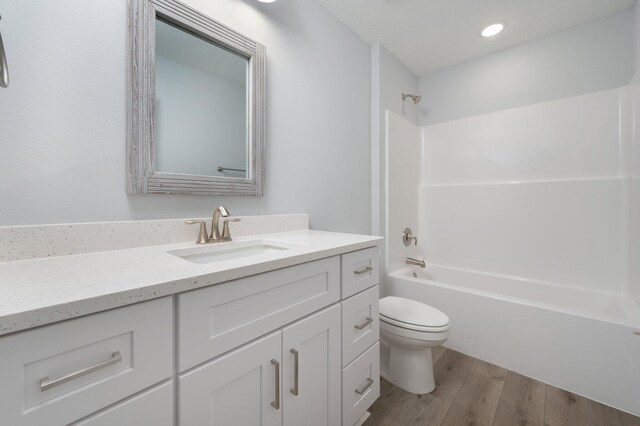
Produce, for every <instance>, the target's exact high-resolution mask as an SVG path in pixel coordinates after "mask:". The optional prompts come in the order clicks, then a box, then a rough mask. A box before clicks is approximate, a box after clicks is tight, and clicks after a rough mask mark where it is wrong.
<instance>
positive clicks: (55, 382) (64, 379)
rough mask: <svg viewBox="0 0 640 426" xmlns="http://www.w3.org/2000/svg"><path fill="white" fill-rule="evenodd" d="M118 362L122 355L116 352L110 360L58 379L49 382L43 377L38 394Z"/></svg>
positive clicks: (47, 378)
mask: <svg viewBox="0 0 640 426" xmlns="http://www.w3.org/2000/svg"><path fill="white" fill-rule="evenodd" d="M120 361H122V355H120V352H119V351H118V352H114V353H112V354H111V358H109V359H108V360H106V361H103V362H101V363H100V364H96V365H94V366H92V367H88V368H84V369H82V370H79V371H76V372H75V373H71V374H69V375H67V376H64V377H61V378H59V379H56V380H52V381H49V377H45V378H44V379H41V380H40V392H44V391H46V390H49V389H51V388H55V387H56V386H60V385H61V384H64V383H67V382H70V381H71V380H75V379H78V378H80V377H82V376H86V375H87V374H91V373H93V372H94V371H98V370H102V369H103V368H107V367H109V366H110V365H114V364H117V363H119V362H120Z"/></svg>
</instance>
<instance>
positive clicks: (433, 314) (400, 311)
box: [380, 296, 449, 328]
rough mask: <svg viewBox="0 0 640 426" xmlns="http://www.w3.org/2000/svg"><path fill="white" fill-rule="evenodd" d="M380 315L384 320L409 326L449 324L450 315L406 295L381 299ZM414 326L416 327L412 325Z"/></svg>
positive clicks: (436, 326) (442, 325) (427, 326)
mask: <svg viewBox="0 0 640 426" xmlns="http://www.w3.org/2000/svg"><path fill="white" fill-rule="evenodd" d="M380 315H381V319H382V320H383V321H384V320H385V319H388V320H389V321H388V322H389V323H392V324H394V323H395V324H397V325H400V326H405V325H406V326H407V328H414V327H424V328H439V327H445V326H447V325H449V317H448V316H447V315H446V314H445V313H444V312H442V311H439V310H438V309H436V308H434V307H433V306H429V305H425V304H424V303H420V302H417V301H415V300H411V299H405V298H404V297H395V296H388V297H385V298H383V299H380ZM411 326H414V327H411Z"/></svg>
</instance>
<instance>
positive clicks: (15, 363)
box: [0, 298, 173, 425]
mask: <svg viewBox="0 0 640 426" xmlns="http://www.w3.org/2000/svg"><path fill="white" fill-rule="evenodd" d="M172 320H173V318H172V303H171V298H163V299H158V300H154V301H151V302H146V303H140V304H138V305H132V306H128V307H124V308H119V309H114V310H111V311H106V312H102V313H98V314H94V315H89V316H86V317H82V318H77V319H73V320H69V321H65V322H60V323H57V324H52V325H48V326H45V327H41V328H37V329H34V330H29V331H25V332H21V333H16V334H13V335H10V336H6V337H3V338H0V354H2V356H1V359H2V362H1V363H0V382H1V383H2V386H0V413H2V418H1V422H2V423H3V424H9V425H18V424H20V425H44V424H46V425H58V424H69V423H71V422H73V421H76V420H78V419H81V418H83V417H85V416H88V415H89V414H91V413H94V412H96V411H98V410H100V409H102V408H104V407H106V406H108V405H111V404H113V403H115V402H117V401H120V400H123V399H125V398H126V397H128V396H129V395H132V394H134V393H136V392H139V391H141V390H143V389H145V388H148V387H149V386H151V385H153V384H155V383H158V382H160V381H162V380H164V379H167V378H168V377H170V376H171V374H172V371H173V368H172V364H173V352H172V340H173V339H172V331H171V330H172V322H173V321H172Z"/></svg>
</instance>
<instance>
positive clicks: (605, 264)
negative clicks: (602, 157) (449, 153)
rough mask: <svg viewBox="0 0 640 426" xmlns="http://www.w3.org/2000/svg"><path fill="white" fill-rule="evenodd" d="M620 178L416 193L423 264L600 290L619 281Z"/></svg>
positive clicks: (621, 252)
mask: <svg viewBox="0 0 640 426" xmlns="http://www.w3.org/2000/svg"><path fill="white" fill-rule="evenodd" d="M621 192H622V186H621V181H620V179H609V180H593V181H574V182H540V183H521V184H490V185H459V186H445V187H424V186H423V187H421V189H420V199H419V205H420V208H421V210H420V225H419V229H420V234H419V238H420V241H421V243H422V246H423V247H424V248H425V255H426V257H427V258H428V259H429V261H430V263H433V264H438V265H443V266H450V267H456V268H466V269H473V270H479V271H484V272H491V273H497V274H504V275H511V276H516V277H522V278H527V279H532V280H541V281H547V282H551V283H556V284H566V285H572V286H579V287H583V288H590V289H595V290H602V291H621V290H622V289H623V280H624V277H625V263H624V254H625V253H624V251H625V250H626V248H625V247H624V246H623V244H622V241H623V239H622V233H623V232H624V229H623V223H622V221H621V220H620V218H621V216H622V204H621V200H622V194H621Z"/></svg>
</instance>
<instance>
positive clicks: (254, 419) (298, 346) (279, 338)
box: [178, 304, 341, 426]
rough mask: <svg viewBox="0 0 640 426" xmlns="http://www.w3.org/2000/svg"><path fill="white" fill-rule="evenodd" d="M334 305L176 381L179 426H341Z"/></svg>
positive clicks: (336, 311)
mask: <svg viewBox="0 0 640 426" xmlns="http://www.w3.org/2000/svg"><path fill="white" fill-rule="evenodd" d="M340 389H341V368H340V306H339V305H337V304H336V305H334V306H332V307H330V308H327V309H324V310H322V311H320V312H318V313H315V314H313V315H311V316H309V317H307V318H304V319H302V320H300V321H297V322H295V323H293V324H291V325H289V326H287V327H285V328H283V329H280V330H278V331H276V332H273V333H271V334H269V335H267V336H266V337H262V338H260V339H258V340H256V341H253V342H251V343H249V344H247V345H244V346H242V347H241V348H239V349H236V350H233V351H231V352H230V353H228V354H225V355H222V356H220V357H218V358H216V359H214V360H213V361H210V362H208V363H206V364H205V365H202V366H199V367H196V368H195V369H193V370H191V371H189V372H187V373H185V374H183V375H180V377H179V379H178V394H179V395H180V396H179V424H181V425H205V424H207V425H267V426H276V425H278V426H279V425H283V424H284V425H291V426H300V425H306V426H314V425H318V426H320V425H324V426H332V425H339V424H340V419H341V410H340V404H341V400H340V392H341V390H340Z"/></svg>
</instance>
